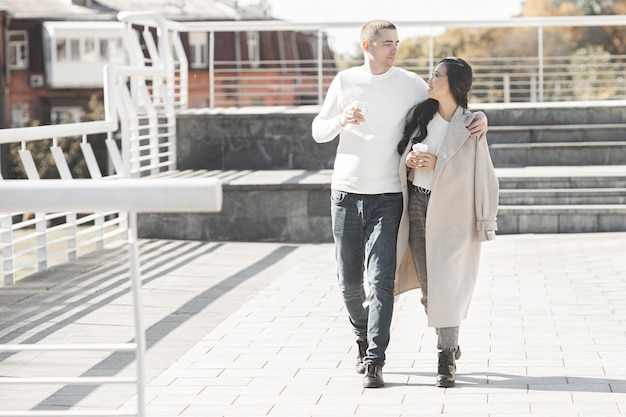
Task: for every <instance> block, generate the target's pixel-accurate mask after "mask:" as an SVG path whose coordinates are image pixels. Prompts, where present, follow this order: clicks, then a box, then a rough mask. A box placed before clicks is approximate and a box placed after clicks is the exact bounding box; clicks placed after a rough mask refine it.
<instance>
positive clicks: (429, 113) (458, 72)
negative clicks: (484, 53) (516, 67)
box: [398, 57, 472, 155]
mask: <svg viewBox="0 0 626 417" xmlns="http://www.w3.org/2000/svg"><path fill="white" fill-rule="evenodd" d="M439 63H440V64H445V66H446V72H447V76H448V84H449V85H450V92H451V93H452V97H454V101H455V102H456V104H457V105H459V106H461V107H463V108H464V109H467V106H468V102H469V94H470V90H471V88H472V67H470V65H469V64H468V63H467V62H465V61H464V60H463V59H461V58H456V57H447V58H444V59H442V60H441V61H440V62H439ZM438 108H439V102H438V101H437V100H435V99H432V98H429V99H426V100H424V101H422V102H421V103H419V104H418V105H416V106H415V107H413V108H412V109H411V110H409V113H408V115H407V120H406V124H405V125H404V133H403V135H402V140H401V141H400V142H399V143H398V153H399V154H400V155H402V154H403V153H404V150H405V149H406V145H407V144H408V143H409V140H410V141H411V142H413V143H419V142H422V141H423V140H424V139H426V136H427V135H428V130H427V126H428V123H429V122H430V121H431V120H432V119H433V117H434V116H435V113H437V109H438ZM416 131H417V135H416V136H414V137H413V138H411V135H412V134H413V132H416Z"/></svg>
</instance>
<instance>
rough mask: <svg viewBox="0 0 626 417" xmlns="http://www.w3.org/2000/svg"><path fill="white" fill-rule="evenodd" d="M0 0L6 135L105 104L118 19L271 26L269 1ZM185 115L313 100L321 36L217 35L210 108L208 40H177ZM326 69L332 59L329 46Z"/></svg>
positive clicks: (116, 58)
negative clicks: (140, 16) (105, 73)
mask: <svg viewBox="0 0 626 417" xmlns="http://www.w3.org/2000/svg"><path fill="white" fill-rule="evenodd" d="M238 4H239V3H238V2H237V1H234V0H201V1H200V0H178V1H176V2H164V1H162V0H98V1H96V0H1V1H0V41H1V42H2V43H1V45H3V46H2V47H0V65H1V66H2V68H1V72H0V84H1V85H2V89H1V90H0V114H1V119H0V127H4V128H6V127H20V126H32V125H37V124H54V123H64V122H75V121H80V120H84V119H85V117H86V116H87V114H88V113H89V112H90V111H91V110H92V109H90V106H89V102H90V100H93V98H94V97H98V96H101V94H102V82H103V80H102V69H103V68H104V66H105V65H106V64H109V63H125V62H127V61H128V57H127V56H125V52H124V48H123V43H122V42H123V40H122V36H123V35H122V34H123V30H122V29H123V24H122V23H121V22H119V21H118V20H117V15H118V13H119V12H120V11H146V10H147V7H146V6H149V10H150V11H154V12H157V13H159V14H161V15H163V16H164V17H165V18H167V19H170V20H174V21H178V22H210V21H216V22H217V21H219V22H221V21H241V20H273V19H272V17H271V16H270V14H269V9H268V8H267V6H266V4H265V2H264V1H263V0H259V1H258V3H255V4H253V5H248V6H246V7H240V6H238ZM181 40H182V43H183V47H184V49H185V51H186V53H187V54H186V55H187V57H188V60H189V100H188V103H189V107H206V106H208V105H210V104H212V105H213V107H227V106H248V105H264V106H268V105H298V104H306V103H307V100H310V98H311V97H314V96H315V95H316V88H315V84H314V82H310V81H309V78H308V77H309V76H311V79H312V80H313V79H314V78H315V77H313V76H312V75H313V74H314V73H315V71H316V68H315V64H314V63H313V62H314V60H315V58H316V56H317V49H316V46H315V45H316V42H317V34H316V33H306V32H293V31H284V32H273V31H259V32H254V31H247V32H230V33H229V32H216V33H215V34H214V45H215V49H214V64H215V65H214V72H213V75H214V77H215V80H214V81H213V82H214V84H215V91H216V93H215V102H214V103H210V100H209V88H208V85H209V82H210V76H211V72H210V71H209V57H208V50H209V49H208V48H209V42H210V38H209V33H208V32H202V31H199V32H197V31H190V32H181ZM323 55H324V59H325V60H327V61H329V62H332V57H333V53H332V51H331V50H330V48H329V47H328V45H327V43H324V48H323Z"/></svg>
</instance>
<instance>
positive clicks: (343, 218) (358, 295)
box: [331, 190, 368, 340]
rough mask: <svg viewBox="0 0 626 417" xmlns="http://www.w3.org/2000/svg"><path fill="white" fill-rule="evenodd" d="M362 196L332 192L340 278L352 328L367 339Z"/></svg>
mask: <svg viewBox="0 0 626 417" xmlns="http://www.w3.org/2000/svg"><path fill="white" fill-rule="evenodd" d="M362 197H363V196H361V195H358V194H350V193H346V192H343V191H337V190H332V191H331V219H332V227H333V237H334V239H335V256H336V259H337V278H338V280H339V289H340V290H341V295H342V296H343V301H344V303H345V305H346V309H347V310H348V317H349V319H350V323H351V324H352V329H353V332H354V334H355V335H356V337H357V339H358V340H365V339H366V338H367V317H368V307H367V303H366V295H365V288H364V286H363V260H364V258H365V235H364V232H363V198H362Z"/></svg>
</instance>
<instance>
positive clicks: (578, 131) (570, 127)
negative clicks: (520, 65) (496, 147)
mask: <svg viewBox="0 0 626 417" xmlns="http://www.w3.org/2000/svg"><path fill="white" fill-rule="evenodd" d="M488 138H489V143H490V144H504V143H555V142H574V143H580V142H619V141H624V140H626V124H624V123H603V124H576V123H572V124H566V125H528V126H526V125H507V126H489V134H488Z"/></svg>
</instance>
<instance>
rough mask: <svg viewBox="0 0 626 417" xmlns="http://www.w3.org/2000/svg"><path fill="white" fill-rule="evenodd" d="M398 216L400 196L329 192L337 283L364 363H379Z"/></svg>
mask: <svg viewBox="0 0 626 417" xmlns="http://www.w3.org/2000/svg"><path fill="white" fill-rule="evenodd" d="M401 216H402V193H385V194H371V195H369V194H353V193H347V192H344V191H340V190H332V192H331V217H332V224H333V237H334V239H335V252H336V258H337V278H338V279H339V288H340V289H341V294H342V296H343V300H344V303H345V305H346V309H347V310H348V316H349V318H350V323H352V328H353V331H354V334H355V336H356V337H357V339H361V340H363V339H367V343H368V349H367V355H366V356H365V363H370V362H376V363H378V364H379V365H381V366H382V365H384V364H385V351H386V350H387V345H388V344H389V337H390V334H389V331H390V326H391V318H392V315H393V303H394V298H393V288H394V279H395V274H396V241H397V239H398V227H399V225H400V217H401ZM364 279H365V282H366V285H367V291H366V290H365V287H364V282H363V281H364Z"/></svg>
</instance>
